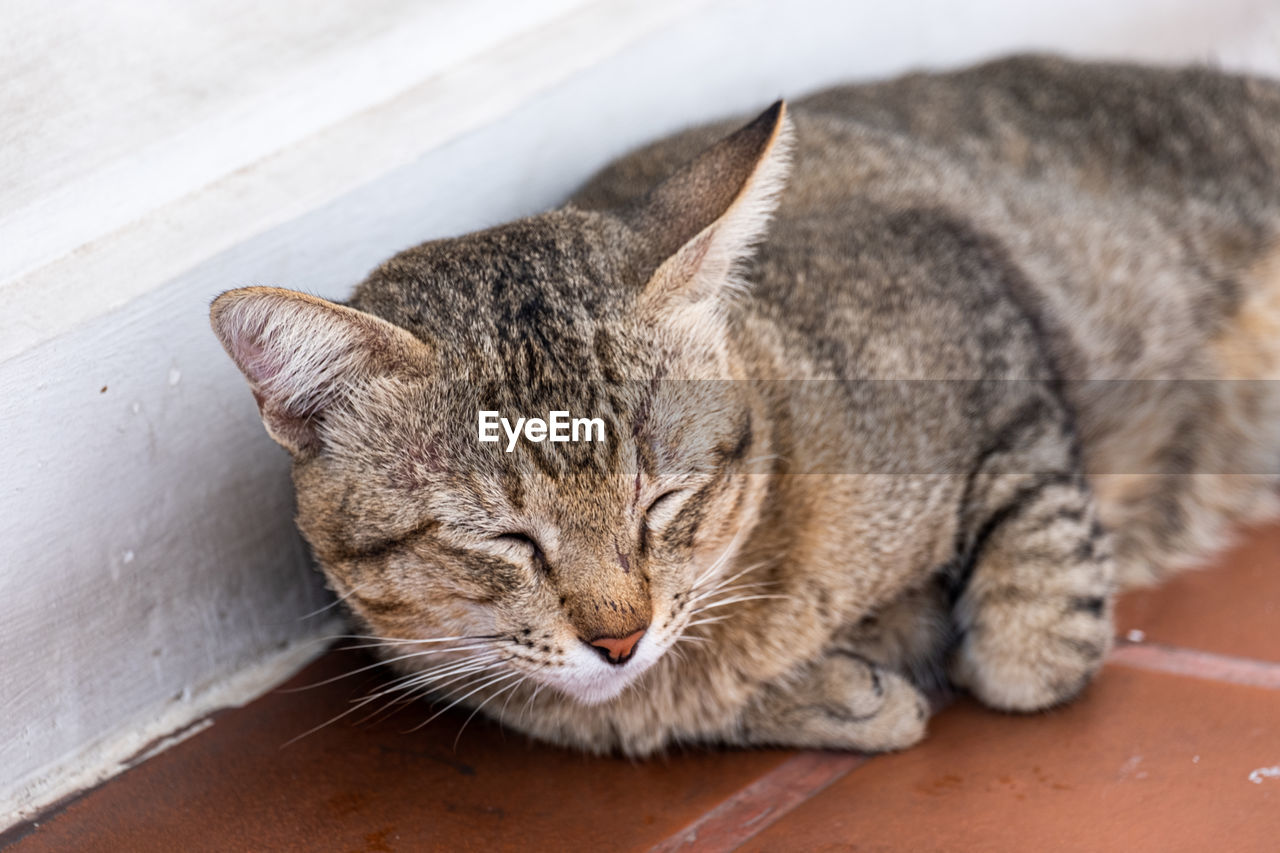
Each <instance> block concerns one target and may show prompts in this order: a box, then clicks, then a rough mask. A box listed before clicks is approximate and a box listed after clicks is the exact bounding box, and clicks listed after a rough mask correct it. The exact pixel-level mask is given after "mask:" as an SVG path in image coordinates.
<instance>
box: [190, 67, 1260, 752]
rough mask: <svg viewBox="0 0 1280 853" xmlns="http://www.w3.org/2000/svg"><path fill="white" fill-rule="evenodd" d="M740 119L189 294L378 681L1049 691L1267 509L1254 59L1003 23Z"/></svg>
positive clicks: (589, 745)
mask: <svg viewBox="0 0 1280 853" xmlns="http://www.w3.org/2000/svg"><path fill="white" fill-rule="evenodd" d="M735 126H736V125H735V124H732V123H730V124H715V125H710V126H707V127H702V128H698V129H694V130H691V131H688V132H685V133H681V134H679V135H676V136H674V137H671V138H669V139H665V140H663V141H660V142H658V143H655V144H653V145H651V146H649V147H647V148H645V149H643V150H641V151H639V152H636V153H634V154H632V155H630V156H627V157H625V158H623V159H621V160H619V161H617V162H615V163H614V164H612V165H611V166H609V167H608V168H607V169H605V170H604V171H603V172H602V173H601V174H599V175H598V176H597V177H596V178H594V179H593V180H592V181H591V182H590V183H588V184H587V186H586V187H585V188H584V189H582V190H581V191H580V192H579V193H578V194H577V195H576V196H574V197H573V198H572V199H570V200H569V202H568V203H567V204H565V205H564V206H563V207H561V208H559V209H557V210H553V211H550V212H547V213H543V214H539V215H537V216H532V217H529V218H527V219H521V220H519V221H516V222H512V223H509V224H506V225H502V226H499V227H496V228H492V229H489V230H487V231H482V232H479V233H475V234H468V235H466V236H462V237H458V238H455V239H447V240H437V241H433V242H429V243H426V244H423V245H421V246H418V247H416V248H412V249H409V250H407V251H405V252H403V253H401V254H399V255H397V256H395V257H393V258H392V259H391V260H389V261H387V262H386V263H384V264H383V265H382V266H381V267H379V268H378V269H376V270H375V271H374V272H373V273H372V274H371V275H370V276H369V277H368V279H367V280H365V281H364V282H363V283H362V284H361V285H360V286H359V287H358V288H357V289H356V291H355V294H354V296H353V297H352V298H351V299H350V301H349V302H347V303H346V304H337V303H332V302H328V301H325V300H322V299H318V298H315V297H312V296H308V295H304V294H300V293H295V292H291V291H287V290H279V289H275V288H264V287H250V288H243V289H239V290H232V291H229V292H227V293H224V294H222V295H221V296H220V297H218V299H217V300H216V301H215V302H214V303H213V307H212V322H213V327H214V329H215V331H216V333H217V335H218V337H219V338H220V339H221V341H222V343H223V345H224V346H225V347H226V350H227V352H228V353H229V354H230V355H231V357H232V359H234V361H235V363H236V364H237V365H238V366H239V368H240V369H241V371H242V372H243V373H244V374H245V376H246V377H247V379H248V381H249V384H250V386H251V388H252V390H253V393H254V396H255V397H256V399H257V401H258V405H259V407H260V409H261V412H262V418H263V420H264V422H265V424H266V427H267V430H268V431H269V433H270V434H271V436H272V437H273V438H274V439H275V440H276V441H277V442H279V443H280V444H281V445H283V446H284V447H285V448H287V449H288V451H289V452H290V453H291V454H292V457H293V472H294V482H295V484H296V488H297V495H298V524H299V526H300V528H301V530H302V532H303V534H304V535H305V537H306V539H307V541H308V542H309V543H310V544H311V546H312V547H313V549H314V552H315V554H316V555H317V557H318V559H319V561H320V563H321V565H322V566H323V569H324V572H325V575H326V577H327V579H328V582H329V584H330V585H331V586H332V588H333V589H334V590H335V591H336V592H337V594H338V595H339V596H340V597H341V598H342V599H343V600H344V601H345V602H346V604H347V605H348V606H349V608H350V611H351V613H352V614H353V616H354V617H355V619H356V620H357V621H358V623H360V624H361V625H363V626H364V628H366V629H367V631H368V633H369V635H370V636H371V637H374V638H377V639H378V641H379V643H380V645H381V648H382V652H383V653H384V655H385V657H386V658H387V659H388V660H389V661H391V662H393V663H394V665H395V666H396V667H398V668H399V671H400V672H401V673H402V676H403V677H402V678H401V679H400V680H399V681H398V682H396V683H395V684H394V685H393V686H392V687H391V688H388V691H390V692H387V693H385V694H375V695H377V696H382V697H383V698H386V697H388V696H393V695H400V694H398V693H396V692H395V691H401V692H402V693H403V695H405V696H413V695H430V696H432V697H434V698H437V699H439V700H441V701H442V702H443V704H445V705H446V706H447V705H449V704H451V703H454V702H460V703H461V704H462V705H463V706H467V707H473V708H483V710H484V712H486V713H488V714H490V715H492V716H493V717H495V718H497V719H499V720H501V721H502V722H503V723H504V724H506V725H508V726H511V727H513V728H516V729H519V730H521V731H524V732H527V733H529V734H531V735H533V736H535V737H538V738H542V739H546V740H549V741H553V742H556V743H560V744H567V745H572V746H575V747H580V748H583V749H587V750H591V751H595V752H606V751H620V752H623V753H627V754H631V755H646V754H650V753H652V752H654V751H656V750H660V749H662V748H663V747H665V746H667V745H670V744H673V743H679V742H717V743H728V744H743V745H747V744H777V745H784V746H795V747H799V746H808V747H832V748H843V749H857V750H887V749H898V748H902V747H906V746H908V745H910V744H913V743H915V742H916V741H918V740H919V739H920V738H921V737H922V735H923V734H924V730H925V725H926V720H927V718H928V716H929V712H930V707H931V705H930V701H931V700H930V697H931V696H932V695H933V694H934V692H935V690H936V689H938V688H943V689H949V688H950V687H955V688H959V689H963V690H966V691H968V692H970V693H971V694H972V695H974V696H975V697H977V699H979V700H980V701H982V702H983V703H985V704H987V705H989V706H991V707H993V708H998V709H1004V710H1010V711H1034V710H1037V709H1041V708H1047V707H1050V706H1053V705H1055V704H1057V703H1061V702H1064V701H1066V700H1068V699H1070V698H1072V697H1073V696H1075V695H1076V694H1077V693H1079V692H1080V690H1081V689H1082V688H1083V687H1084V686H1085V685H1086V683H1087V682H1088V680H1089V679H1090V677H1091V676H1092V675H1093V674H1094V673H1095V672H1096V671H1097V670H1098V668H1099V666H1100V665H1101V663H1102V661H1103V659H1104V658H1105V656H1106V655H1107V652H1108V649H1109V647H1110V645H1111V637H1112V625H1111V612H1112V598H1113V595H1114V593H1115V591H1116V590H1117V589H1119V588H1122V587H1123V586H1125V585H1131V584H1137V583H1146V582H1151V581H1154V580H1157V579H1159V578H1160V577H1161V576H1162V575H1163V574H1165V573H1167V572H1168V571H1171V570H1173V569H1177V568H1180V567H1183V566H1186V565H1191V564H1194V563H1196V562H1198V561H1202V560H1203V559H1204V558H1205V557H1206V556H1207V555H1208V554H1209V553H1211V552H1212V551H1213V550H1214V549H1217V548H1219V547H1221V545H1222V544H1223V543H1224V541H1225V540H1226V537H1227V535H1228V531H1229V530H1230V528H1231V526H1232V525H1235V524H1240V523H1250V522H1257V521H1261V520H1264V519H1266V518H1269V517H1271V516H1274V515H1275V514H1276V513H1277V510H1278V509H1280V500H1278V497H1280V491H1278V485H1280V384H1277V383H1275V382H1268V381H1266V380H1274V379H1276V378H1278V377H1280V243H1278V242H1277V235H1278V233H1280V86H1278V85H1277V84H1276V83H1273V82H1269V81H1266V80H1261V79H1252V78H1248V77H1243V76H1233V75H1229V74H1225V73H1220V72H1218V71H1213V70H1208V69H1204V68H1188V69H1182V70H1171V69H1154V68H1144V67H1135V66H1130V65H1120V64H1079V63H1074V62H1069V61H1065V60H1060V59H1055V58H1045V57H1019V58H1012V59H1008V60H1003V61H997V62H993V63H989V64H985V65H982V66H979V67H975V68H971V69H968V70H963V71H959V72H954V73H946V74H924V73H920V74H911V75H908V76H905V77H901V78H899V79H895V80H891V81H888V82H882V83H876V84H872V85H862V86H851V87H843V88H837V89H832V90H830V91H826V92H823V93H820V94H817V95H814V96H812V97H809V98H806V99H804V100H801V101H798V102H796V103H795V104H794V105H793V106H786V105H784V104H783V103H782V102H779V103H777V104H775V105H774V106H772V107H770V108H769V109H768V110H767V111H765V112H764V113H763V114H762V115H760V116H759V117H758V118H756V119H755V120H754V121H751V122H750V123H749V124H746V125H745V126H744V127H741V128H740V129H737V130H736V131H735V130H734V128H735ZM481 411H492V412H497V413H500V414H501V415H502V416H503V417H506V418H509V419H510V420H511V421H512V422H515V421H516V419H517V418H518V417H545V416H546V413H548V412H554V411H568V412H572V413H573V414H574V415H575V416H579V415H581V416H584V417H594V418H600V419H601V420H603V421H604V423H605V424H606V426H607V429H606V435H605V436H604V439H605V440H603V441H597V442H592V443H587V442H551V441H538V440H536V438H535V437H534V436H533V434H532V433H531V432H526V433H525V434H524V437H523V439H521V440H517V441H514V442H511V443H509V442H507V441H506V439H505V437H504V439H503V440H502V441H498V442H484V441H480V440H479V438H478V434H477V416H478V413H479V412H481ZM509 448H510V449H509ZM371 698H373V697H371Z"/></svg>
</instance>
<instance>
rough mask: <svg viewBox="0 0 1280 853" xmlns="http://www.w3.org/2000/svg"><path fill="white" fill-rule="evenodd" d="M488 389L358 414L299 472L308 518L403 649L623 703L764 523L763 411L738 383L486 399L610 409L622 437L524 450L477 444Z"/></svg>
mask: <svg viewBox="0 0 1280 853" xmlns="http://www.w3.org/2000/svg"><path fill="white" fill-rule="evenodd" d="M586 372H590V371H586ZM471 387H472V385H471V382H470V381H469V379H463V378H460V379H457V380H454V381H451V382H444V383H441V382H433V381H431V380H425V381H422V382H420V383H413V382H410V383H405V384H404V385H402V386H400V387H397V388H394V389H392V388H385V389H383V394H382V395H380V397H379V399H377V400H376V401H375V400H373V399H367V400H366V401H365V404H364V405H363V406H362V407H361V410H360V411H358V412H351V413H347V414H346V416H345V417H346V420H345V422H343V423H341V424H335V428H334V431H333V432H332V433H330V435H329V440H328V442H327V444H326V447H325V450H324V451H323V452H320V453H318V454H316V455H315V456H313V457H312V458H310V459H308V460H306V461H303V462H300V463H299V464H298V465H297V466H296V468H295V483H296V485H297V490H298V504H299V514H298V523H299V526H300V527H301V529H302V530H303V532H304V534H305V535H306V537H307V539H308V540H309V541H310V542H311V544H312V545H313V547H314V550H315V552H316V554H317V555H318V557H319V558H320V561H321V563H322V565H323V567H324V569H325V571H326V573H327V575H328V577H329V579H330V582H331V584H332V586H333V588H334V589H335V591H336V592H338V594H339V595H341V596H342V597H343V598H344V599H345V601H346V602H347V604H348V605H349V606H350V608H351V610H352V612H354V613H355V614H356V615H358V616H359V617H360V619H361V621H363V622H364V623H365V624H366V625H367V627H368V628H369V629H370V631H371V632H372V634H374V635H376V636H379V637H383V638H387V639H388V640H391V641H393V642H395V643H396V644H395V645H394V646H393V647H392V653H393V655H392V656H398V655H399V654H405V655H408V654H416V655H417V656H416V657H412V658H406V660H405V662H406V663H407V664H408V665H409V666H411V667H413V668H421V669H423V670H424V671H426V670H431V669H435V670H438V671H440V672H452V670H445V669H441V667H442V666H445V665H448V664H449V663H450V662H452V661H454V660H459V659H461V658H464V657H465V658H466V659H467V660H471V661H481V660H483V661H485V662H488V663H491V664H493V665H494V666H493V669H492V670H485V672H486V673H491V674H492V675H494V676H495V677H497V676H500V675H502V674H503V673H504V672H509V673H519V674H527V675H530V676H532V678H533V679H534V680H535V682H537V683H542V684H547V685H551V686H554V687H556V688H558V689H559V690H561V691H562V692H563V693H565V694H567V695H569V696H572V697H574V698H576V699H578V700H581V701H584V702H595V701H600V700H604V699H608V698H611V697H612V696H614V695H616V694H617V693H618V692H619V691H621V690H622V688H624V687H625V686H627V685H628V684H630V683H631V682H633V681H634V680H635V679H636V678H637V676H639V675H640V674H641V673H642V672H644V671H645V670H646V669H648V668H649V667H650V666H652V665H653V664H655V663H656V662H657V661H658V660H659V659H660V658H661V657H662V656H663V655H664V654H665V653H666V652H667V651H668V650H669V649H670V648H671V646H672V645H673V644H674V643H675V642H676V640H677V639H678V638H679V637H680V636H681V635H682V634H683V633H684V632H685V631H686V630H687V629H689V623H690V622H691V621H693V620H695V619H697V618H699V617H698V616H695V614H696V613H697V611H698V609H699V604H700V603H701V602H699V600H698V594H699V592H705V591H706V590H708V589H710V587H711V584H712V583H714V582H717V581H719V580H722V579H723V578H724V575H723V570H724V569H725V568H726V567H728V566H730V565H732V557H733V552H734V551H735V549H736V546H737V545H738V544H740V542H741V536H739V535H738V534H739V533H740V532H741V531H743V530H744V529H748V528H749V527H750V526H751V524H752V523H753V522H754V520H755V513H756V510H757V507H758V505H759V502H760V497H761V495H760V487H761V483H762V479H763V478H761V477H759V476H755V475H753V474H751V472H750V467H751V463H752V461H753V459H755V458H758V456H759V455H760V450H759V448H758V446H757V445H760V444H761V442H760V440H759V438H758V436H757V435H756V433H755V431H754V429H753V422H752V420H753V418H752V412H751V411H750V410H749V409H748V408H747V407H746V406H745V405H743V404H742V403H741V402H740V401H739V400H737V399H736V395H735V393H734V392H735V390H736V388H737V386H736V385H735V384H734V383H732V382H718V381H698V380H694V381H683V380H663V381H658V382H652V383H650V382H639V381H634V382H632V381H627V382H623V383H620V384H618V385H615V386H610V387H608V388H606V389H603V390H606V391H608V392H610V393H609V394H608V396H611V397H612V398H613V399H612V401H611V403H608V402H605V401H604V400H603V399H602V398H603V397H604V396H605V395H603V394H601V395H598V398H597V403H598V405H600V406H601V407H600V408H588V407H587V405H584V403H583V401H589V400H590V399H591V395H586V394H583V393H582V388H581V386H580V383H573V382H566V383H554V382H550V383H547V386H546V387H545V389H544V391H545V395H546V396H545V398H544V397H543V395H542V394H530V393H526V394H521V395H516V396H517V398H523V405H519V406H518V405H511V406H510V407H508V406H506V405H503V402H511V403H515V401H514V400H512V399H511V398H509V397H508V398H506V399H505V400H503V401H502V402H493V403H486V405H493V406H494V407H495V408H497V410H498V411H502V412H504V414H510V416H511V417H512V419H514V415H515V413H521V414H523V413H524V412H526V411H527V412H529V413H530V414H531V415H541V416H544V417H545V414H546V412H547V411H549V410H550V409H552V408H554V407H555V406H556V405H557V404H555V403H552V402H551V401H552V400H556V401H559V402H558V405H559V406H562V407H564V408H567V409H568V410H569V411H571V412H574V413H575V414H577V413H579V412H581V413H589V414H591V415H592V416H597V415H602V416H603V417H602V420H604V421H605V423H606V432H607V435H606V436H605V441H604V442H592V443H585V442H584V443H577V444H574V443H561V444H549V443H547V442H542V443H533V442H529V441H524V440H522V441H520V442H519V443H518V444H517V445H516V446H515V449H514V450H513V451H512V452H507V450H506V446H507V438H506V436H505V435H503V437H502V440H501V441H500V442H497V443H484V444H481V443H480V442H479V441H478V437H477V433H476V427H475V424H476V411H477V406H476V404H475V395H474V394H472V393H469V390H470V388H471ZM561 390H563V393H557V391H561ZM450 398H452V399H450ZM539 398H543V399H544V400H545V402H543V403H541V404H539V403H536V402H534V400H537V399H539ZM525 405H527V406H531V407H532V408H529V409H525V408H524V407H523V406H525ZM717 561H719V563H718V565H717ZM700 580H701V581H702V582H703V583H702V585H701V586H700V587H699V588H698V589H695V585H697V584H698V582H699V581H700ZM639 632H643V633H639ZM695 633H696V632H695ZM637 634H639V636H638V639H636V638H637ZM450 637H454V638H458V639H457V640H446V641H444V642H438V643H432V644H429V645H414V644H409V643H399V642H398V641H401V640H413V639H426V638H430V639H433V640H439V639H441V638H450ZM619 644H622V645H621V646H620V645H619ZM459 648H460V649H465V650H466V654H465V655H457V654H454V653H451V651H450V650H452V649H459ZM512 681H514V679H512ZM476 683H478V682H476Z"/></svg>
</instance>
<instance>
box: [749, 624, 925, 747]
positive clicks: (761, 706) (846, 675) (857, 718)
mask: <svg viewBox="0 0 1280 853" xmlns="http://www.w3.org/2000/svg"><path fill="white" fill-rule="evenodd" d="M928 718H929V702H928V700H927V699H926V698H925V696H924V694H923V693H921V692H920V691H919V690H917V689H916V687H915V686H914V685H913V684H912V683H911V682H909V681H908V680H907V679H905V678H903V677H902V676H901V675H899V674H897V673H896V672H893V671H891V670H888V669H884V668H882V667H880V666H877V665H876V664H873V663H871V662H870V661H868V660H866V659H865V658H863V657H861V656H859V655H857V654H854V653H852V652H848V651H844V650H841V649H833V650H831V651H829V652H828V653H827V654H825V655H824V656H823V657H821V658H819V659H818V660H816V661H813V662H812V663H809V664H807V665H805V666H803V667H801V668H800V669H799V670H798V671H796V672H794V673H792V674H791V675H790V676H789V677H787V678H786V679H785V680H782V681H779V682H776V683H773V684H769V685H766V686H765V687H764V688H762V689H761V691H760V692H759V693H758V694H757V695H756V697H755V698H754V699H753V701H752V702H751V703H750V704H749V705H748V706H747V707H746V708H745V709H744V711H743V712H742V715H741V716H740V717H739V719H738V724H737V729H736V732H735V735H736V737H735V739H736V740H737V741H739V742H741V743H744V744H753V745H769V746H791V747H816V748H826V749H853V750H859V751H864V752H882V751H884V750H890V749H903V748H905V747H908V746H911V745H913V744H915V743H917V742H918V741H919V740H920V739H921V738H922V737H924V731H925V723H926V722H927V720H928Z"/></svg>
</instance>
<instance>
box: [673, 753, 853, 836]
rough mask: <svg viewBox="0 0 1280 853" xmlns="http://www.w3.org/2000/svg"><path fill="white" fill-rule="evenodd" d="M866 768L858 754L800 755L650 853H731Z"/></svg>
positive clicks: (739, 792)
mask: <svg viewBox="0 0 1280 853" xmlns="http://www.w3.org/2000/svg"><path fill="white" fill-rule="evenodd" d="M866 762H867V758H866V756H863V755H857V754H854V753H842V752H802V753H800V754H798V755H796V756H794V757H793V758H789V759H787V760H786V761H784V762H783V763H782V764H780V765H778V766H777V767H775V768H774V769H773V770H770V771H769V772H768V773H766V774H764V775H763V776H761V777H760V778H759V779H757V780H756V781H754V782H752V783H751V784H750V785H748V786H747V787H745V788H743V789H742V790H740V791H738V792H737V793H736V794H734V795H732V796H731V797H729V798H728V799H727V800H725V801H724V802H722V803H721V804H720V805H718V806H716V807H715V808H713V809H711V810H710V811H709V812H707V813H706V814H704V815H702V817H700V818H698V819H697V820H695V821H694V822H693V823H691V824H689V826H687V827H685V828H684V829H682V830H680V831H679V832H677V833H676V834H675V835H672V836H670V837H669V838H667V839H666V840H665V841H660V842H659V843H658V844H656V845H654V846H653V847H652V848H650V853H675V851H697V853H722V851H729V850H733V849H735V848H736V847H738V846H739V845H741V844H742V843H744V842H745V841H747V840H749V839H750V838H752V837H754V836H755V835H756V834H757V833H759V832H761V831H762V830H764V829H765V828H766V827H769V826H771V825H772V824H774V823H776V822H777V821H778V820H779V819H780V818H782V816H783V815H785V814H787V813H788V812H790V811H791V810H792V809H794V808H795V807H796V806H798V805H800V804H801V803H803V802H804V801H805V800H808V799H809V798H810V797H813V796H814V795H816V794H817V793H819V792H820V791H822V790H823V789H824V788H826V787H827V786H828V785H830V784H832V783H833V782H835V781H837V780H839V779H842V778H843V777H845V776H847V775H848V774H849V773H851V772H853V771H854V770H856V769H857V768H858V767H860V766H862V765H863V764H865V763H866Z"/></svg>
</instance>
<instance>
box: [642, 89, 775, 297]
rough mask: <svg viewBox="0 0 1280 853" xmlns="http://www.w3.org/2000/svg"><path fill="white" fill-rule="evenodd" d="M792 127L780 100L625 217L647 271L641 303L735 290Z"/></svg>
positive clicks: (764, 217)
mask: <svg viewBox="0 0 1280 853" xmlns="http://www.w3.org/2000/svg"><path fill="white" fill-rule="evenodd" d="M791 137H792V129H791V122H790V119H789V118H788V116H787V110H786V104H785V103H783V102H782V101H779V102H778V103H776V104H774V105H773V106H772V107H770V108H769V109H768V110H765V112H764V113H762V114H761V115H760V116H758V117H757V118H756V119H755V120H754V121H752V122H751V123H750V124H748V125H746V126H745V127H743V128H742V129H740V130H738V131H737V132H736V133H733V134H732V135H730V136H728V137H727V138H725V139H724V140H722V141H720V142H719V143H717V144H715V145H713V146H712V147H711V148H709V149H707V150H706V151H705V152H703V153H702V154H701V155H700V156H698V157H697V158H696V159H695V160H694V161H693V162H691V163H690V164H688V165H687V166H685V167H684V168H683V169H681V170H680V171H678V172H677V173H676V174H674V175H672V176H671V177H670V178H668V179H667V180H666V181H664V182H663V183H662V184H660V185H659V186H658V187H656V188H655V189H654V190H653V191H652V192H651V193H650V194H649V195H648V196H647V197H646V198H645V200H644V201H643V202H642V204H641V205H640V206H639V208H638V209H637V210H636V211H635V212H633V214H632V215H633V217H634V222H635V225H636V227H637V229H638V230H639V231H640V233H641V235H642V236H643V237H644V238H645V241H646V242H647V244H648V245H649V247H650V250H651V251H652V252H653V255H654V258H653V259H652V260H653V261H656V265H655V271H654V272H653V274H652V275H651V276H650V278H649V281H648V284H646V286H645V289H644V293H643V296H642V301H643V303H644V304H646V305H647V306H649V307H653V308H657V309H659V310H661V309H663V308H671V307H677V306H678V305H680V304H681V303H684V304H689V303H693V302H699V301H702V300H706V299H708V298H713V297H717V296H720V295H723V294H725V293H726V292H728V291H732V290H733V289H734V288H735V287H738V286H740V285H741V282H740V281H738V280H737V279H736V277H735V275H734V272H735V268H736V266H737V265H738V264H739V263H741V262H742V261H744V260H745V259H746V258H747V257H748V256H749V255H750V253H751V250H752V248H753V247H754V246H755V244H756V243H757V242H759V240H760V239H761V238H763V236H764V233H765V230H766V227H767V226H768V222H769V218H770V217H771V216H772V215H773V211H774V209H775V208H776V207H777V202H778V196H779V194H780V193H781V192H782V189H783V188H784V186H785V184H786V178H787V173H788V170H789V167H790V149H791V144H792V141H791Z"/></svg>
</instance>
